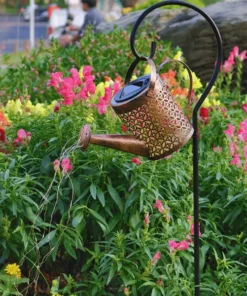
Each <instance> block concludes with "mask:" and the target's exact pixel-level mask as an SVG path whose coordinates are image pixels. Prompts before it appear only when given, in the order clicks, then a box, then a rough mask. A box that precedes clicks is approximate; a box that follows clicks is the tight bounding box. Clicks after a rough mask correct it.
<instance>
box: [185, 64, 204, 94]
mask: <svg viewBox="0 0 247 296" xmlns="http://www.w3.org/2000/svg"><path fill="white" fill-rule="evenodd" d="M182 77H183V78H184V79H185V80H189V74H188V71H187V70H186V69H184V70H183V72H182ZM192 80H193V86H192V88H193V89H199V88H201V87H202V83H201V80H200V79H199V78H198V77H197V76H196V74H195V73H194V72H192Z"/></svg>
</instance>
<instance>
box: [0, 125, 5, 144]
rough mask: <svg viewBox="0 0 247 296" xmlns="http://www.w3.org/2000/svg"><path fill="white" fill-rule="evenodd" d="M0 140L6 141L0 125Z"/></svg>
mask: <svg viewBox="0 0 247 296" xmlns="http://www.w3.org/2000/svg"><path fill="white" fill-rule="evenodd" d="M0 141H1V142H3V143H4V142H5V141H6V136H5V130H4V129H3V128H2V127H0Z"/></svg>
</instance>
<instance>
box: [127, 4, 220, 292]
mask: <svg viewBox="0 0 247 296" xmlns="http://www.w3.org/2000/svg"><path fill="white" fill-rule="evenodd" d="M166 5H180V6H185V7H188V8H191V9H193V10H195V11H197V12H198V13H199V14H200V15H202V16H203V17H204V19H205V20H206V21H207V22H208V23H209V24H210V26H211V28H212V29H213V32H214V34H215V36H216V42H217V60H216V65H215V68H214V71H213V74H212V77H211V79H210V81H209V83H208V85H207V87H206V88H205V90H204V92H203V94H202V95H201V97H200V99H199V100H198V102H197V103H196V105H195V107H194V109H193V116H192V118H193V128H194V134H193V196H194V281H195V294H194V295H195V296H199V295H200V256H199V254H200V249H199V247H200V240H199V157H198V124H197V123H198V122H197V119H198V118H197V117H198V111H199V109H200V107H201V105H202V103H203V101H204V100H205V99H206V97H207V95H208V93H209V91H210V90H211V88H212V87H213V84H214V82H215V80H216V78H217V76H218V73H219V70H220V66H221V63H222V55H223V54H222V41H221V36H220V33H219V30H218V28H217V26H216V24H215V23H214V21H213V20H212V19H211V18H210V17H209V16H208V15H207V14H206V13H205V12H204V11H203V10H201V9H200V8H198V7H196V6H194V5H192V4H190V3H187V2H183V1H178V0H170V1H162V2H159V3H156V4H154V5H152V6H150V7H149V8H148V9H146V10H145V11H144V12H143V13H142V14H141V16H140V17H139V18H138V19H137V21H136V23H135V25H134V27H133V29H132V32H131V36H130V48H131V50H132V53H133V55H134V56H135V57H136V58H141V56H140V55H139V54H138V53H137V51H136V49H135V34H136V31H137V29H138V27H139V25H140V23H141V22H142V20H143V19H144V18H145V17H146V16H147V15H148V14H149V13H150V12H151V11H153V10H154V9H156V8H159V7H162V6H166ZM155 50H156V44H155V42H152V43H151V47H150V55H149V58H153V56H154V55H155Z"/></svg>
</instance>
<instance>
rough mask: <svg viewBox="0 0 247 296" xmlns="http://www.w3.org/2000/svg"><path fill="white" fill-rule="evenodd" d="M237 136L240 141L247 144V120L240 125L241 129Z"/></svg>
mask: <svg viewBox="0 0 247 296" xmlns="http://www.w3.org/2000/svg"><path fill="white" fill-rule="evenodd" d="M237 134H238V139H239V140H240V141H243V142H247V119H245V120H244V121H242V122H241V123H240V129H239V130H238V132H237Z"/></svg>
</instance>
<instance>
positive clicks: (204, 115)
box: [200, 107, 209, 124]
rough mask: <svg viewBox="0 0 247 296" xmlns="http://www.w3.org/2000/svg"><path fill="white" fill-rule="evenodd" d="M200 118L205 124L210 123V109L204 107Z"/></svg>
mask: <svg viewBox="0 0 247 296" xmlns="http://www.w3.org/2000/svg"><path fill="white" fill-rule="evenodd" d="M200 117H201V119H202V120H203V121H204V123H205V124H208V123H209V112H208V108H205V107H202V108H201V109H200Z"/></svg>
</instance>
